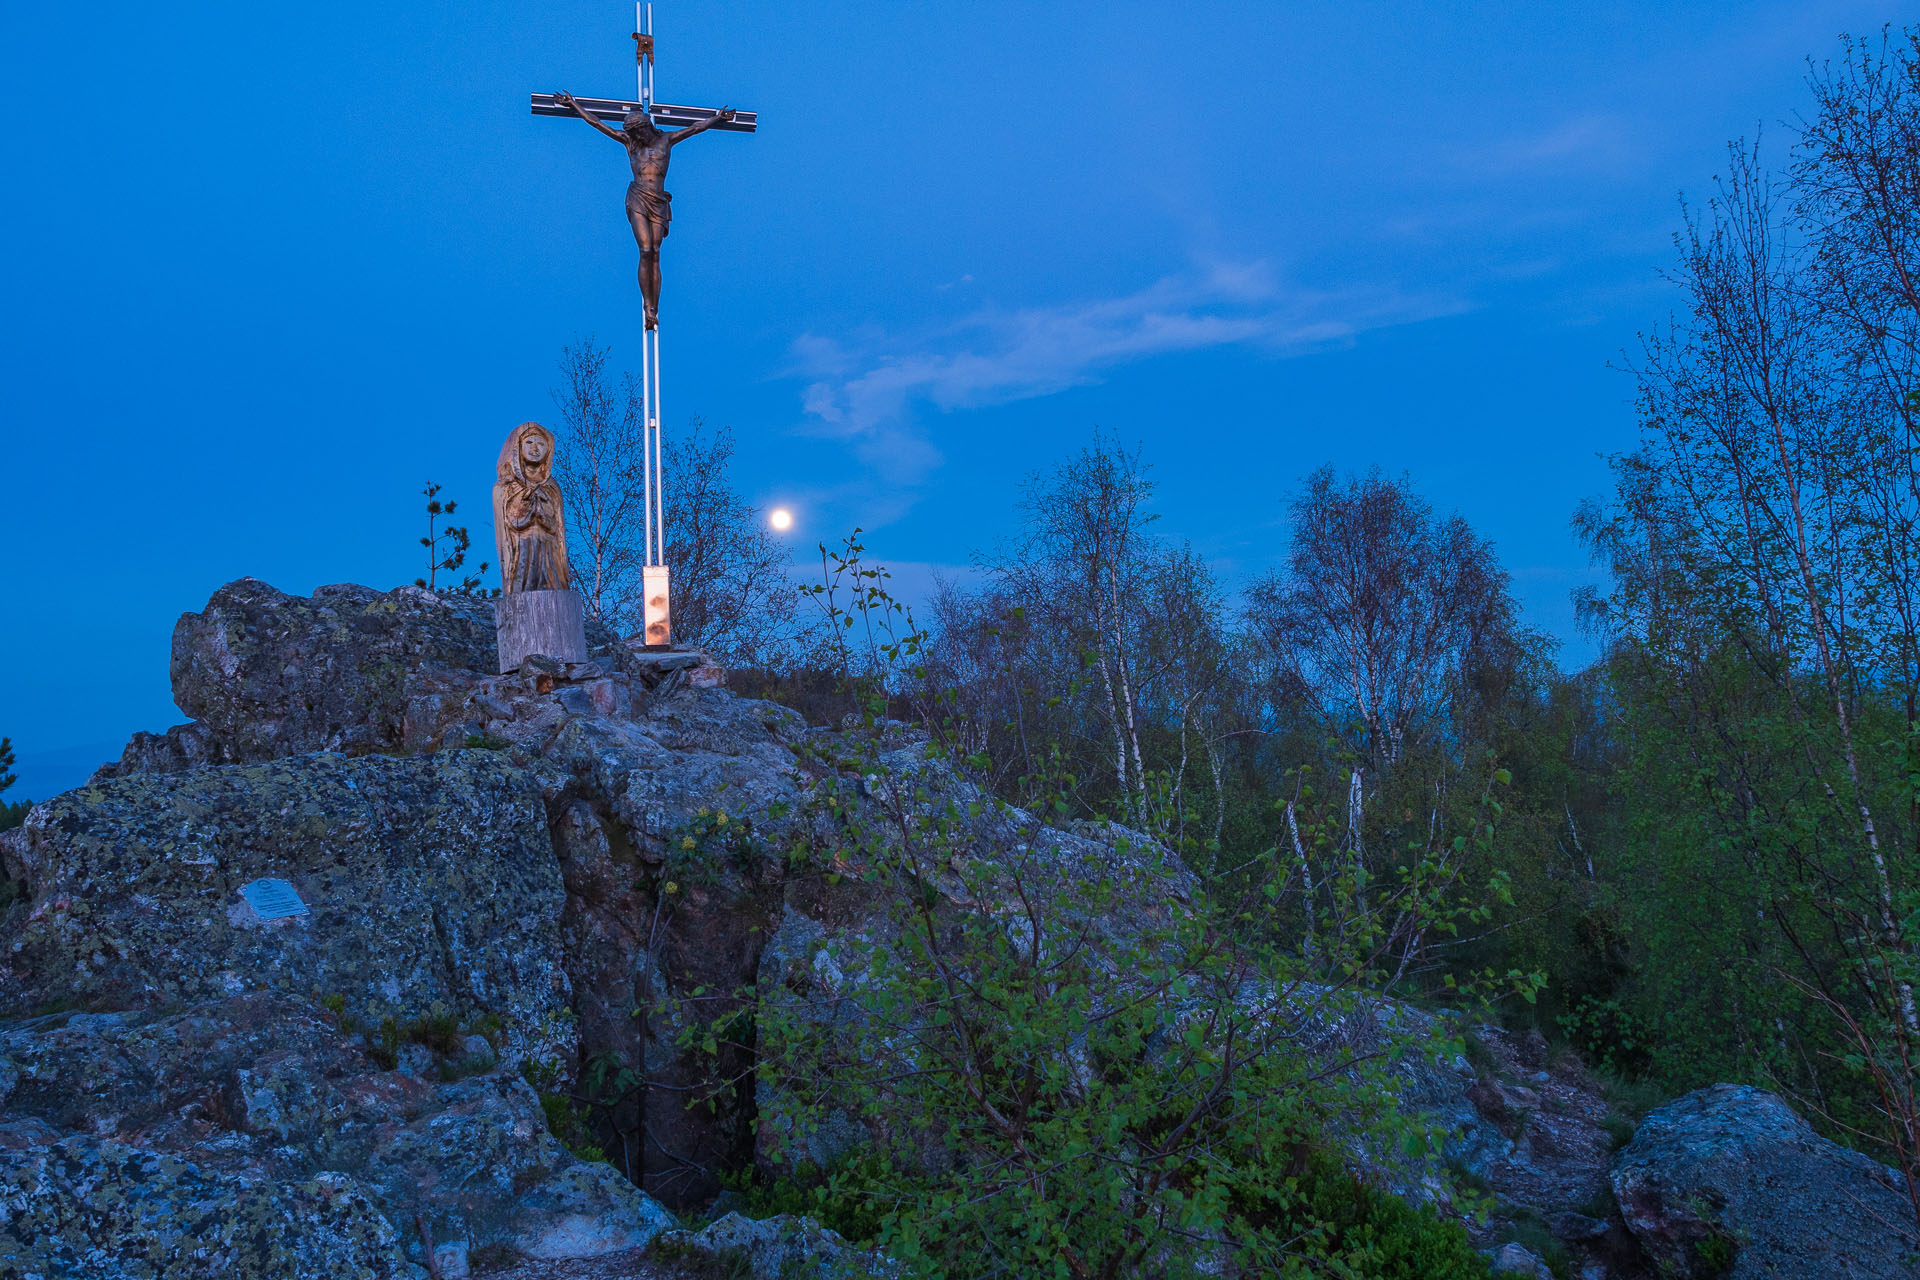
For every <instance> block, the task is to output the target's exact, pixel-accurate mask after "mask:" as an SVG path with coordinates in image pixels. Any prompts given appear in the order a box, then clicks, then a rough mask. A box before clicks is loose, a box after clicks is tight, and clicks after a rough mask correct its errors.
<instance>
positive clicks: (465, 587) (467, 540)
mask: <svg viewBox="0 0 1920 1280" xmlns="http://www.w3.org/2000/svg"><path fill="white" fill-rule="evenodd" d="M420 492H421V494H422V495H423V496H424V497H425V498H426V500H427V536H426V537H424V538H422V539H420V545H421V546H423V547H425V548H426V549H427V576H426V577H424V578H415V579H414V580H413V585H414V586H416V587H425V588H426V589H427V590H429V591H438V590H440V587H439V585H438V582H439V575H440V573H441V571H442V570H445V571H446V572H447V573H448V574H449V575H451V574H453V573H455V572H456V571H458V570H459V568H460V566H461V565H463V564H465V563H466V561H467V550H468V548H470V547H471V546H472V545H473V538H472V536H471V535H469V534H468V532H467V528H466V526H465V525H458V524H448V525H446V526H445V527H444V528H442V527H440V517H442V516H449V517H450V516H452V515H453V513H454V509H455V508H456V507H457V506H458V505H459V504H458V503H457V502H455V501H454V500H453V499H451V498H449V499H448V500H447V501H446V502H444V503H443V502H441V501H440V499H439V497H438V496H437V495H438V494H439V492H440V486H439V485H437V484H435V483H434V482H433V481H431V480H429V481H427V484H426V487H425V488H424V489H422V490H421V491H420ZM488 567H489V566H488V564H487V562H486V561H485V560H482V561H481V562H480V569H479V572H477V573H470V574H468V575H466V576H465V577H463V578H461V579H460V580H459V583H458V584H457V585H455V586H451V587H448V588H447V590H448V591H450V592H452V593H453V594H455V595H463V596H464V595H472V594H473V593H474V592H475V591H477V590H479V589H480V583H481V580H482V578H483V577H484V576H485V574H486V572H487V569H488Z"/></svg>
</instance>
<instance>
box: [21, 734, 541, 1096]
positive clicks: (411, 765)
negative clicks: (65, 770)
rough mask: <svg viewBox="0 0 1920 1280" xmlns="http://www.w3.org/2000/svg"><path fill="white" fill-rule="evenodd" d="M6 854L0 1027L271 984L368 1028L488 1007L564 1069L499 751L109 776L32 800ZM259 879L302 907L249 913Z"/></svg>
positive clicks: (512, 775) (535, 811)
mask: <svg viewBox="0 0 1920 1280" xmlns="http://www.w3.org/2000/svg"><path fill="white" fill-rule="evenodd" d="M8 849H9V852H8V855H7V861H8V863H9V866H8V868H7V870H8V873H9V874H10V875H12V876H14V877H15V878H18V879H23V880H25V881H26V883H27V886H28V892H29V899H28V901H27V902H26V903H25V904H21V905H16V906H15V907H14V908H13V909H12V912H11V913H10V915H9V917H8V919H7V921H6V923H5V926H4V927H3V928H0V1012H5V1013H11V1014H23V1013H27V1012H30V1011H31V1010H32V1009H34V1008H35V1007H37V1006H42V1005H44V1004H46V1003H48V1002H49V1001H71V1002H77V1003H81V1004H88V1005H95V1006H100V1007H126V1006H129V1005H138V1004H151V1003H158V1002H172V1001H198V1000H205V999H209V998H213V997H217V996H222V995H229V994H234V993H237V992H242V991H254V990H283V991H292V992H297V993H300V994H303V995H312V996H315V997H322V996H332V997H336V998H337V999H338V1000H340V1001H341V1002H343V1005H344V1008H345V1010H346V1011H347V1012H348V1013H349V1014H350V1015H351V1016H353V1017H354V1018H356V1019H359V1020H360V1021H362V1022H364V1023H367V1024H369V1025H373V1026H378V1025H379V1024H380V1023H381V1021H382V1020H383V1019H386V1018H394V1019H397V1020H406V1019H409V1018H418V1017H420V1016H422V1015H423V1014H425V1013H427V1012H428V1011H429V1010H431V1009H433V1008H434V1006H435V1005H439V1006H440V1007H441V1008H442V1009H444V1010H446V1011H448V1012H450V1013H452V1014H453V1015H454V1016H456V1017H459V1018H472V1017H478V1016H480V1015H482V1014H492V1015H495V1016H497V1017H498V1018H500V1019H501V1020H502V1022H503V1023H504V1026H505V1029H506V1031H507V1040H508V1044H509V1046H510V1047H511V1048H512V1049H514V1050H515V1051H518V1052H530V1053H534V1054H536V1055H538V1056H543V1057H546V1058H548V1059H553V1060H557V1059H559V1058H562V1057H570V1056H571V1052H572V1039H571V1037H572V1031H571V1025H572V1019H571V1014H570V1012H569V1010H568V1005H567V996H568V991H567V980H566V974H565V971H564V967H563V964H562V956H561V945H560V916H561V913H562V909H563V905H564V900H565V890H564V888H563V886H562V883H561V878H560V868H559V866H558V864H557V863H556V861H555V859H554V854H553V846H552V842H551V840H550V839H549V837H548V834H547V814H546V809H545V806H544V803H543V800H542V797H541V788H540V783H539V780H538V778H537V777H536V776H535V775H533V774H531V773H529V772H528V771H527V770H525V769H522V768H519V767H516V766H515V765H513V764H512V763H510V762H509V761H508V760H506V759H505V758H504V757H502V756H501V755H499V754H498V753H495V752H490V751H455V752H443V753H441V754H439V755H436V756H431V757H427V758H423V759H413V760H400V759H390V758H386V757H381V756H373V757H366V758H362V759H347V758H344V757H341V756H337V755H331V754H318V755H312V756H305V757H301V758H299V759H296V760H289V761H275V762H272V763H268V764H261V765H248V766H239V767H227V768H200V769H195V770H191V771H189V772H186V773H179V774H146V775H137V776H134V777H130V778H121V779H115V780H112V781H108V782H105V783H101V784H99V785H94V786H88V787H83V788H81V789H79V790H77V791H71V792H68V793H67V794H65V795H62V796H58V797H56V798H54V799H53V800H52V801H49V802H48V803H46V804H43V805H40V806H38V807H36V808H35V809H34V810H33V812H32V813H31V815H30V816H29V818H28V820H27V822H26V824H25V827H24V831H23V832H22V834H21V835H20V836H19V837H17V838H16V839H15V840H13V841H12V842H11V843H10V844H9V846H8ZM260 878H277V879H282V880H285V881H287V882H289V883H290V884H292V886H293V887H294V889H295V890H296V891H297V892H298V894H299V896H300V897H301V898H302V899H303V900H304V901H305V903H306V905H307V907H308V912H307V913H306V914H304V915H296V916H290V917H285V918H281V919H273V920H263V919H261V918H260V917H259V916H258V915H257V914H255V912H254V911H253V909H252V908H251V907H250V906H249V905H248V904H247V902H246V901H245V899H244V898H243V897H242V895H241V888H242V886H244V885H247V884H248V883H250V882H252V881H254V880H256V879H260Z"/></svg>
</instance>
